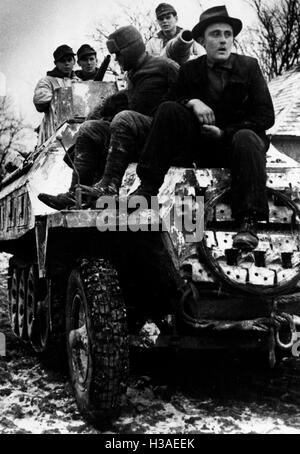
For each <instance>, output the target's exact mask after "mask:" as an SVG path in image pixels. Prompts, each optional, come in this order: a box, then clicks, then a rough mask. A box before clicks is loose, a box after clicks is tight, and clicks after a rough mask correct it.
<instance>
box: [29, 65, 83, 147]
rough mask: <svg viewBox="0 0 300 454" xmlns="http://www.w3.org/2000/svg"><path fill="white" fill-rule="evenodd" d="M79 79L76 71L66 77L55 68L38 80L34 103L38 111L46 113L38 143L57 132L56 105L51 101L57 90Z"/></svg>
mask: <svg viewBox="0 0 300 454" xmlns="http://www.w3.org/2000/svg"><path fill="white" fill-rule="evenodd" d="M78 80H79V79H78V77H77V76H76V74H75V72H72V74H71V77H65V76H64V74H63V73H61V72H60V71H59V70H58V69H57V68H54V69H53V70H52V71H48V72H47V75H46V76H45V77H43V78H42V79H40V80H39V81H38V83H37V85H36V87H35V90H34V95H33V103H34V105H35V108H36V110H37V111H38V112H44V113H45V116H44V118H43V120H42V123H41V127H40V134H39V140H38V143H43V142H44V141H45V140H47V139H48V138H49V137H50V136H51V135H52V134H53V133H54V132H55V128H56V125H55V123H54V119H55V115H54V110H53V109H54V107H53V105H52V103H51V101H52V99H53V95H54V92H55V90H57V89H58V88H61V87H63V88H67V87H71V84H72V82H76V81H78Z"/></svg>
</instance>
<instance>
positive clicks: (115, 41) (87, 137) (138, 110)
mask: <svg viewBox="0 0 300 454" xmlns="http://www.w3.org/2000/svg"><path fill="white" fill-rule="evenodd" d="M106 45H107V48H108V51H109V52H110V53H111V54H114V55H115V58H116V60H117V62H118V63H119V65H120V66H121V68H122V69H123V70H124V71H127V78H128V88H127V89H126V90H122V91H119V92H118V93H117V94H115V95H112V96H111V97H109V98H108V99H106V101H105V103H104V105H103V106H102V107H101V106H100V107H99V108H98V109H95V111H93V112H92V113H91V114H90V115H89V118H88V120H87V121H85V122H84V123H83V124H82V126H81V127H80V130H79V132H78V136H77V140H76V146H75V158H74V164H75V167H76V169H77V173H75V172H73V177H72V183H71V186H70V188H69V191H68V192H66V193H61V194H58V195H56V196H54V195H52V194H45V193H42V194H39V199H40V200H41V201H42V202H44V203H45V204H46V205H48V206H50V207H52V208H55V209H58V210H61V209H65V208H67V207H69V206H72V205H74V204H75V186H76V184H77V183H78V176H79V179H80V183H81V184H82V185H84V188H83V189H84V191H85V192H84V194H86V193H87V194H88V195H89V196H91V197H92V198H94V199H95V200H96V199H97V198H98V197H99V196H101V195H115V194H117V193H118V190H119V187H120V185H121V182H122V178H123V175H124V173H125V170H126V168H127V166H128V164H129V162H131V161H136V159H137V155H138V152H139V150H140V149H142V147H143V144H144V142H145V140H146V137H147V134H148V132H149V129H150V127H151V123H152V118H153V114H154V112H155V110H156V109H157V106H158V105H159V104H160V102H161V101H162V99H163V97H164V96H166V94H167V92H168V90H169V89H170V88H171V87H172V86H173V85H174V84H175V83H176V80H177V76H178V65H177V64H176V63H175V62H174V61H173V60H169V59H168V58H155V57H153V56H152V55H149V54H147V52H146V50H145V44H144V41H143V38H142V36H141V34H140V32H139V31H138V30H137V29H136V28H135V27H133V26H132V25H128V26H124V27H120V28H118V29H117V30H115V31H114V32H113V33H111V34H110V35H109V37H108V40H107V43H106ZM89 186H90V188H88V187H89Z"/></svg>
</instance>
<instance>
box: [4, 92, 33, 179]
mask: <svg viewBox="0 0 300 454" xmlns="http://www.w3.org/2000/svg"><path fill="white" fill-rule="evenodd" d="M24 129H25V125H24V123H23V120H22V119H21V118H19V117H18V116H16V114H15V113H14V109H13V105H12V102H11V100H10V98H9V97H7V96H0V179H2V178H3V176H4V174H5V173H6V172H7V171H11V170H14V168H17V167H18V165H19V164H20V162H21V161H22V160H23V159H24V157H25V156H26V155H27V151H26V150H24V147H23V146H22V143H21V140H20V139H21V134H22V132H23V131H24ZM10 154H11V155H12V156H13V159H8V156H9V155H10ZM5 165H7V168H5Z"/></svg>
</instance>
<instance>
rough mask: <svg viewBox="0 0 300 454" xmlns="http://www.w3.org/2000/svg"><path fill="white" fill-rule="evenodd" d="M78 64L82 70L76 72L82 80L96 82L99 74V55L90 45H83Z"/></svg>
mask: <svg viewBox="0 0 300 454" xmlns="http://www.w3.org/2000/svg"><path fill="white" fill-rule="evenodd" d="M77 63H78V65H79V66H80V67H81V69H79V70H77V71H75V73H76V76H77V77H79V78H80V79H81V80H94V78H95V77H96V74H97V72H98V68H97V63H98V60H97V53H96V51H95V49H94V48H93V47H92V46H90V45H89V44H82V46H80V47H79V49H78V51H77Z"/></svg>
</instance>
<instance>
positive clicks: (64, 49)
mask: <svg viewBox="0 0 300 454" xmlns="http://www.w3.org/2000/svg"><path fill="white" fill-rule="evenodd" d="M66 55H72V56H73V57H74V55H76V54H74V52H73V49H72V48H71V47H70V46H67V44H62V46H59V47H58V48H57V49H55V51H54V52H53V57H54V61H59V60H60V59H61V58H63V57H65V56H66Z"/></svg>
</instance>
